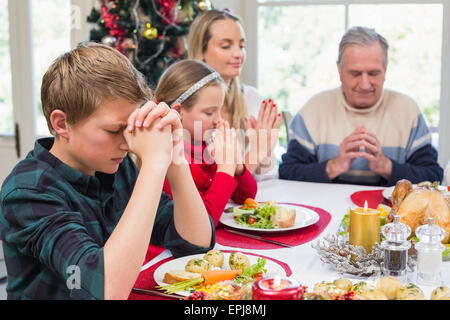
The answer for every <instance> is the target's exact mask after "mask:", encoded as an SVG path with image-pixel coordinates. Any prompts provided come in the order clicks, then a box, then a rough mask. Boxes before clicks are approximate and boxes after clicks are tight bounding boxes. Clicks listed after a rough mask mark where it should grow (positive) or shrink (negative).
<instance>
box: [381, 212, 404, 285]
mask: <svg viewBox="0 0 450 320" xmlns="http://www.w3.org/2000/svg"><path fill="white" fill-rule="evenodd" d="M381 232H382V234H383V236H384V238H385V240H384V241H383V242H382V243H381V248H382V249H383V250H384V265H383V273H384V274H385V275H387V276H391V277H396V278H399V280H401V281H402V282H405V281H406V266H407V263H408V250H409V248H410V247H411V243H410V242H409V241H408V237H409V235H410V234H411V228H410V227H409V226H408V225H406V224H404V223H401V222H400V216H398V215H396V216H394V221H393V222H391V223H389V224H386V225H384V226H383V228H382V229H381Z"/></svg>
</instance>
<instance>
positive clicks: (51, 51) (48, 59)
mask: <svg viewBox="0 0 450 320" xmlns="http://www.w3.org/2000/svg"><path fill="white" fill-rule="evenodd" d="M49 17H51V18H49ZM32 20H33V53H34V56H33V60H34V61H33V64H34V78H33V79H34V88H35V90H34V92H35V95H36V96H35V101H36V104H35V105H36V107H37V110H36V113H35V114H36V115H37V119H36V131H37V132H36V134H37V135H39V136H41V135H48V134H49V132H48V128H47V123H46V121H45V118H44V116H43V114H42V106H41V97H40V88H41V83H42V77H43V75H44V73H45V72H46V71H47V69H48V67H49V66H50V64H51V63H52V62H53V60H55V59H56V58H57V57H58V56H59V55H60V54H62V53H64V52H66V51H69V50H70V31H71V24H72V20H71V2H70V0H33V1H32Z"/></svg>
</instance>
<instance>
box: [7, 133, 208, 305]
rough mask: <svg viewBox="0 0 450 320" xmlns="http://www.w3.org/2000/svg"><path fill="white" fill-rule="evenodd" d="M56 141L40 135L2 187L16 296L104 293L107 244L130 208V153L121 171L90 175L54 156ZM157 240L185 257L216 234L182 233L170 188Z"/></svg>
mask: <svg viewBox="0 0 450 320" xmlns="http://www.w3.org/2000/svg"><path fill="white" fill-rule="evenodd" d="M52 144H53V138H45V139H40V140H38V141H36V144H35V148H34V150H33V151H32V152H30V153H29V154H28V156H27V157H26V159H24V160H23V161H21V162H19V163H18V165H17V166H16V167H15V168H14V169H13V171H12V172H11V174H10V175H9V176H8V177H7V178H6V179H5V181H4V183H3V186H2V189H1V193H0V205H1V206H0V239H1V240H3V247H4V255H5V262H6V266H7V270H8V286H7V292H8V299H103V298H104V258H103V246H104V244H105V243H106V241H107V239H108V237H109V236H110V235H111V233H112V231H113V230H114V228H115V226H116V225H117V223H118V221H119V219H120V217H121V216H122V213H123V211H124V210H125V207H126V205H127V203H128V200H129V198H130V196H131V194H132V191H133V188H134V185H135V182H136V179H137V175H138V170H137V168H136V167H135V165H134V164H133V162H132V161H131V159H130V158H129V157H127V158H126V159H125V161H124V162H123V163H122V164H121V165H120V167H119V170H118V171H117V172H116V174H114V175H108V174H102V173H98V174H97V175H96V176H95V177H93V176H89V175H85V174H83V173H81V172H79V171H77V170H75V169H73V168H71V167H69V166H67V165H65V164H64V163H62V162H61V161H60V160H58V159H57V158H56V157H54V156H53V155H52V154H51V153H50V152H49V150H50V148H51V146H52ZM211 226H212V228H213V227H214V226H213V223H212V221H211ZM213 230H214V229H213ZM213 234H214V232H213ZM151 243H153V244H156V245H162V246H164V247H166V248H168V249H170V250H171V252H172V254H173V255H174V257H179V256H183V255H188V254H195V253H200V252H205V251H207V250H209V249H210V248H211V247H212V246H213V245H214V237H213V239H212V241H211V247H210V248H201V247H197V246H195V245H192V244H190V243H188V242H186V241H184V240H183V239H181V238H180V236H179V235H178V233H177V232H176V230H175V226H174V222H173V203H172V201H171V200H170V198H169V197H168V196H167V195H166V194H164V193H163V194H162V195H161V199H160V203H159V208H158V212H157V216H156V220H155V225H154V228H153V232H152V238H151ZM130 250H133V244H130Z"/></svg>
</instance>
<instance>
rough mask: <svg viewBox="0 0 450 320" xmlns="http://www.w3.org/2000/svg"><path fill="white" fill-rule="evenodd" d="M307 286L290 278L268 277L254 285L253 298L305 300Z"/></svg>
mask: <svg viewBox="0 0 450 320" xmlns="http://www.w3.org/2000/svg"><path fill="white" fill-rule="evenodd" d="M304 292H305V287H304V286H301V285H300V284H299V283H298V282H297V281H295V280H293V279H290V278H282V277H279V276H277V277H268V278H263V279H261V280H258V281H256V282H255V283H254V284H253V287H252V299H253V300H303V293H304Z"/></svg>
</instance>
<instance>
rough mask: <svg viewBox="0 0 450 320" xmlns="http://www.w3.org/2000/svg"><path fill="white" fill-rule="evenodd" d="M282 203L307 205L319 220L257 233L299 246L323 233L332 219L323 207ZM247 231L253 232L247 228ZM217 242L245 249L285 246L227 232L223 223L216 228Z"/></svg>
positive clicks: (293, 204) (294, 204)
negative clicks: (283, 230) (294, 228)
mask: <svg viewBox="0 0 450 320" xmlns="http://www.w3.org/2000/svg"><path fill="white" fill-rule="evenodd" d="M281 204H287V205H292V206H299V207H305V208H307V209H311V210H313V211H315V212H316V213H317V214H318V215H319V221H318V222H316V223H315V224H313V225H310V226H308V227H305V228H301V229H297V230H291V231H286V232H277V233H268V232H266V233H264V232H257V233H255V234H258V235H261V236H263V237H264V238H266V239H270V240H275V241H279V242H283V243H286V244H288V245H291V246H298V245H301V244H304V243H306V242H309V241H311V240H314V239H315V238H316V237H317V236H318V235H319V234H321V233H322V231H323V230H324V229H325V228H326V226H327V225H328V223H329V222H330V220H331V215H330V213H328V212H327V211H325V210H323V209H321V208H316V207H310V206H306V205H301V204H296V203H281ZM245 232H248V233H251V232H249V231H247V230H246V231H245ZM216 242H217V243H219V244H221V245H223V246H228V247H234V248H243V249H280V248H283V247H281V246H279V245H276V244H271V243H267V242H263V241H259V240H255V239H251V238H248V237H244V236H239V235H236V234H232V233H230V232H227V231H226V230H225V229H224V227H223V225H219V226H218V227H217V229H216Z"/></svg>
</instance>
